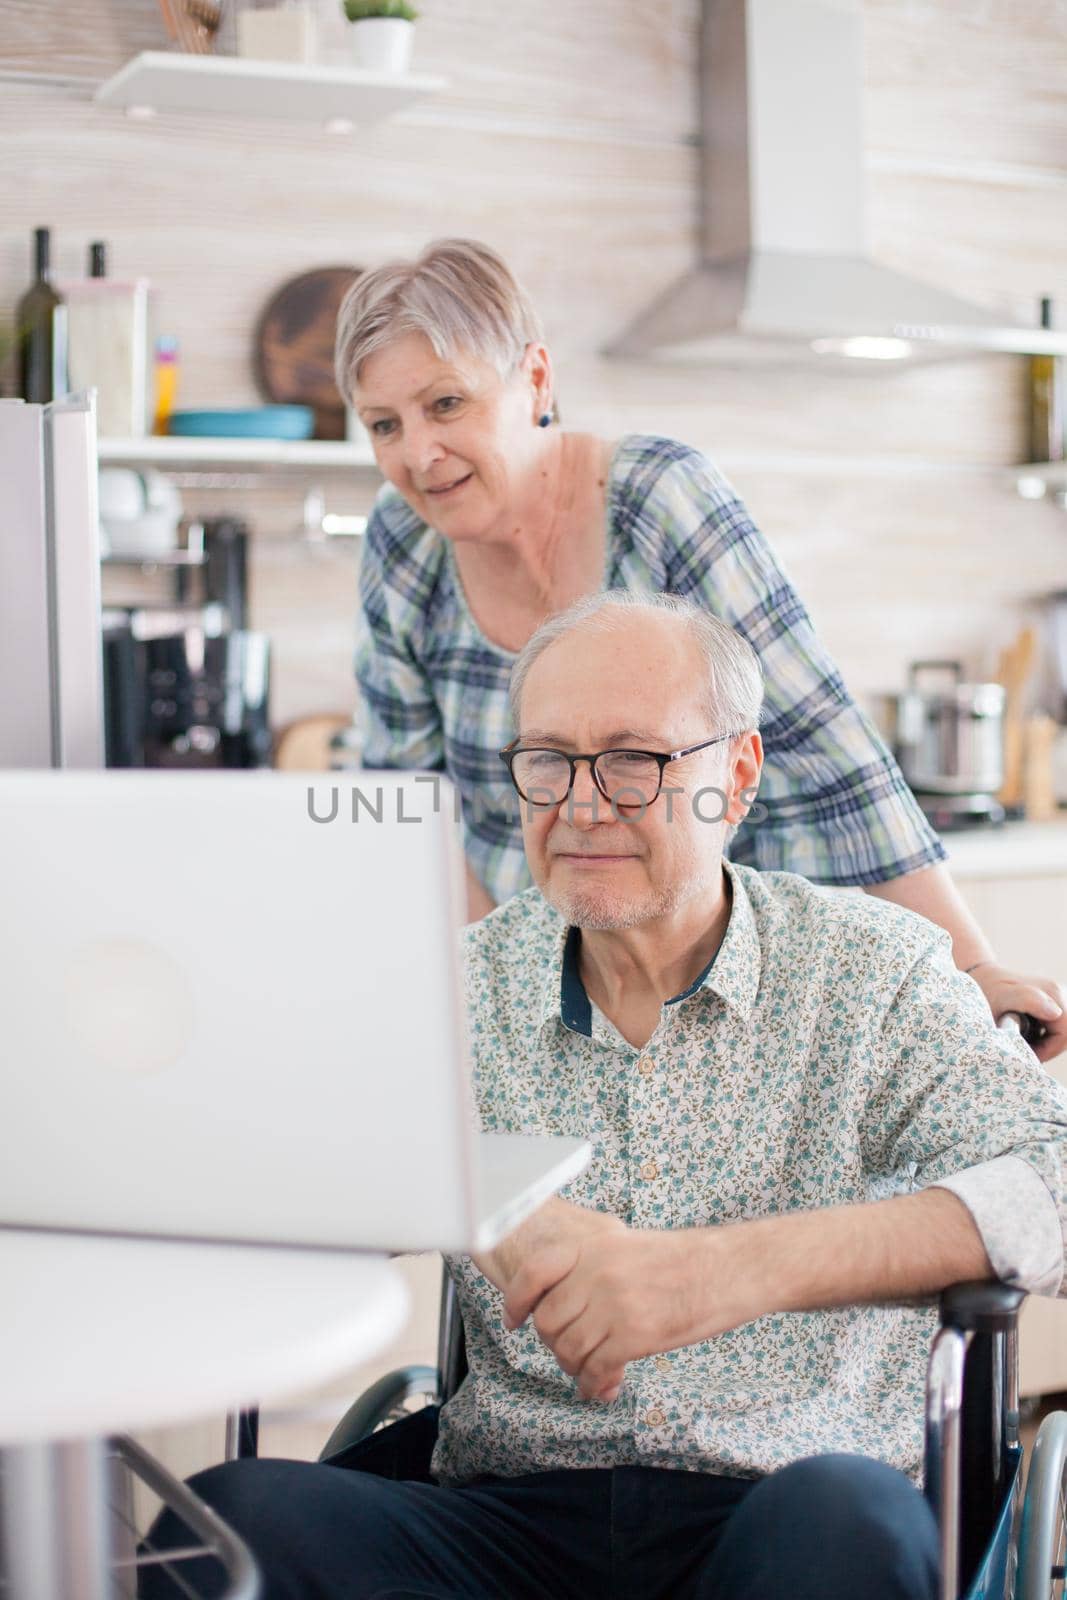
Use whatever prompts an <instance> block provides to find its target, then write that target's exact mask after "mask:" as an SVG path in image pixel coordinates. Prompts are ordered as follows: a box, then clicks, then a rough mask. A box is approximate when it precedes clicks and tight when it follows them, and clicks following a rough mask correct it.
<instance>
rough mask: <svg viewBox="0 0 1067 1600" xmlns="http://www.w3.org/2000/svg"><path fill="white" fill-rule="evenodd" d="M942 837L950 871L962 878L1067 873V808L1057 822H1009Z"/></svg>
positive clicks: (1034, 876) (1015, 876)
mask: <svg viewBox="0 0 1067 1600" xmlns="http://www.w3.org/2000/svg"><path fill="white" fill-rule="evenodd" d="M942 837H943V843H944V846H945V849H946V850H947V851H948V855H949V862H948V865H949V870H950V871H951V873H952V876H953V877H954V878H958V879H960V880H961V881H962V880H964V879H968V878H1040V877H1044V876H1046V875H1056V874H1061V873H1062V874H1067V811H1061V813H1060V817H1059V819H1058V820H1057V821H1056V822H1005V823H1004V824H1002V826H1000V827H991V828H965V829H963V830H962V831H961V832H959V833H947V834H944V835H943V836H942Z"/></svg>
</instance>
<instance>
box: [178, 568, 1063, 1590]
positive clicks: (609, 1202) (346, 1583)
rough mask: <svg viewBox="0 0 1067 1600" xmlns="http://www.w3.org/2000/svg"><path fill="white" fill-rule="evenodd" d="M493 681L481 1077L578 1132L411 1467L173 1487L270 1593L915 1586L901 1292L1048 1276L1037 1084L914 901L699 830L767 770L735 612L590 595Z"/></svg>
mask: <svg viewBox="0 0 1067 1600" xmlns="http://www.w3.org/2000/svg"><path fill="white" fill-rule="evenodd" d="M512 690H513V707H514V711H515V714H516V721H517V725H518V728H519V735H518V738H517V739H516V740H515V741H514V742H513V743H512V744H511V745H509V747H508V749H507V750H506V751H505V752H504V758H505V760H506V762H507V763H508V766H509V770H510V772H511V776H512V780H513V782H514V784H515V787H516V789H517V791H518V793H519V796H520V797H521V804H522V816H523V833H524V839H525V845H526V851H527V855H528V858H529V862H530V867H531V871H532V874H533V877H534V880H535V884H536V887H535V888H532V889H530V890H527V891H526V892H525V893H522V894H520V895H518V896H517V897H516V898H514V899H513V900H511V901H510V902H508V903H507V904H505V905H504V906H502V907H501V908H500V909H499V910H497V911H495V912H494V913H493V914H492V915H491V916H489V917H488V918H486V920H485V921H484V922H482V923H479V924H477V925H475V926H474V927H472V928H470V929H469V930H468V931H467V933H466V935H465V941H466V975H467V985H468V999H469V1007H470V1014H471V1028H470V1033H471V1038H472V1041H473V1048H474V1054H475V1069H476V1087H477V1095H478V1103H479V1108H480V1113H481V1117H482V1120H483V1122H484V1124H485V1126H487V1127H489V1128H494V1129H499V1130H510V1131H516V1132H531V1133H534V1132H536V1133H567V1134H575V1133H580V1134H583V1135H586V1136H591V1137H592V1138H593V1139H594V1141H595V1153H594V1158H593V1161H592V1163H591V1165H590V1166H589V1168H588V1169H587V1170H586V1172H585V1173H584V1174H583V1175H582V1177H581V1178H580V1179H578V1180H577V1181H576V1182H575V1183H573V1184H572V1185H571V1186H570V1188H569V1191H568V1193H567V1197H566V1198H560V1199H557V1200H554V1201H552V1202H550V1203H549V1204H548V1205H546V1206H545V1207H544V1208H543V1209H542V1210H541V1211H540V1212H539V1213H538V1214H537V1215H536V1216H535V1217H534V1218H532V1219H531V1220H530V1221H529V1222H527V1223H526V1224H524V1225H523V1226H522V1227H521V1228H520V1229H519V1230H518V1231H517V1232H516V1233H514V1234H513V1235H512V1236H511V1237H510V1238H509V1239H508V1240H507V1241H505V1243H504V1244H503V1245H501V1246H500V1247H498V1248H497V1249H496V1250H495V1251H493V1252H492V1253H491V1254H490V1255H488V1256H487V1257H486V1258H485V1259H484V1260H478V1261H474V1260H471V1259H469V1258H461V1259H457V1260H455V1261H453V1262H451V1263H450V1266H451V1270H452V1272H453V1274H454V1276H455V1279H456V1282H457V1286H458V1292H459V1296H460V1301H461V1304H462V1309H463V1316H464V1321H465V1325H466V1330H467V1345H468V1355H469V1360H470V1373H469V1376H468V1377H467V1379H466V1381H465V1383H464V1384H463V1386H462V1388H461V1389H460V1391H459V1393H458V1394H457V1395H456V1397H455V1398H454V1399H453V1400H452V1401H451V1402H450V1403H449V1404H448V1405H447V1406H446V1407H445V1409H444V1411H443V1413H442V1415H441V1418H440V1435H439V1439H438V1442H437V1447H436V1451H435V1454H434V1459H433V1473H434V1475H435V1477H436V1479H437V1481H436V1482H435V1483H432V1482H409V1481H405V1482H395V1481H388V1480H386V1479H383V1478H380V1477H377V1476H373V1475H371V1473H369V1472H367V1471H344V1470H338V1468H336V1467H333V1466H329V1467H326V1466H311V1465H307V1464H297V1463H272V1462H248V1463H236V1464H234V1465H232V1466H230V1467H226V1468H221V1469H214V1471H213V1472H212V1473H209V1474H206V1475H204V1477H203V1478H201V1480H200V1481H199V1487H200V1489H201V1492H203V1493H205V1494H206V1495H207V1496H208V1498H210V1499H211V1500H213V1502H214V1503H215V1504H216V1505H217V1506H219V1508H220V1509H221V1510H222V1511H223V1514H224V1515H225V1516H226V1517H227V1518H228V1519H229V1520H230V1521H232V1522H233V1523H234V1524H235V1525H236V1526H237V1527H238V1529H239V1530H241V1531H242V1532H244V1534H245V1536H246V1537H247V1538H248V1540H249V1542H250V1543H251V1544H252V1547H253V1549H254V1550H255V1551H256V1552H257V1554H258V1555H259V1557H260V1560H261V1562H262V1565H263V1567H264V1570H265V1573H266V1575H267V1578H268V1583H267V1593H268V1595H269V1596H271V1597H274V1596H278V1597H281V1596H286V1597H295V1596H297V1595H311V1594H315V1595H318V1596H322V1597H329V1600H341V1597H342V1596H344V1597H347V1600H356V1597H371V1596H377V1597H382V1600H384V1597H386V1596H389V1597H392V1600H401V1597H405V1596H424V1597H428V1596H462V1597H470V1600H476V1597H477V1600H546V1597H551V1600H562V1597H566V1596H573V1597H574V1600H589V1597H590V1596H605V1597H606V1596H620V1597H627V1600H629V1597H633V1600H652V1597H662V1600H776V1597H782V1600H785V1597H786V1596H788V1597H790V1600H800V1597H811V1600H815V1597H818V1600H835V1597H841V1600H844V1597H846V1596H847V1597H848V1600H854V1597H855V1596H858V1595H863V1596H864V1597H865V1600H882V1597H884V1600H889V1597H899V1600H920V1597H931V1600H932V1597H933V1595H934V1594H935V1589H936V1565H937V1557H936V1539H935V1532H934V1528H933V1522H932V1518H931V1516H930V1513H929V1511H928V1509H927V1507H926V1504H925V1502H924V1500H923V1499H922V1496H921V1495H920V1493H919V1490H918V1489H917V1487H916V1486H915V1480H917V1479H918V1476H919V1473H920V1469H921V1450H922V1382H923V1371H924V1366H925V1360H926V1355H927V1351H928V1347H929V1342H930V1338H931V1334H932V1322H933V1318H932V1313H931V1312H930V1311H929V1310H927V1309H919V1308H917V1307H915V1306H914V1305H905V1304H900V1303H899V1302H902V1301H906V1300H909V1299H912V1298H914V1297H916V1296H921V1295H924V1294H928V1293H930V1292H931V1291H935V1290H937V1289H939V1288H941V1287H943V1286H944V1285H946V1284H948V1283H951V1282H954V1281H956V1280H960V1279H967V1278H992V1277H999V1278H1001V1279H1004V1280H1006V1281H1009V1282H1012V1283H1016V1284H1020V1285H1022V1286H1024V1287H1026V1288H1027V1289H1030V1290H1034V1291H1038V1292H1043V1293H1055V1292H1056V1290H1057V1289H1058V1288H1059V1286H1060V1283H1061V1279H1062V1276H1063V1263H1064V1220H1065V1217H1067V1203H1065V1199H1064V1189H1063V1181H1062V1177H1061V1153H1062V1151H1063V1149H1064V1142H1065V1138H1067V1099H1065V1097H1064V1096H1063V1094H1062V1092H1061V1091H1060V1090H1059V1089H1058V1087H1057V1086H1056V1085H1055V1084H1054V1083H1053V1081H1052V1080H1051V1079H1050V1078H1049V1077H1048V1076H1047V1075H1046V1073H1045V1072H1044V1071H1043V1069H1042V1068H1041V1067H1040V1066H1039V1065H1038V1064H1037V1063H1036V1061H1035V1060H1034V1059H1033V1057H1032V1056H1031V1055H1030V1053H1029V1052H1028V1051H1027V1050H1026V1048H1025V1047H1024V1046H1023V1045H1022V1044H1021V1043H1020V1042H1019V1041H1018V1040H1014V1041H1012V1040H1009V1039H1008V1038H1005V1037H1004V1036H1002V1035H999V1034H998V1033H997V1032H996V1031H995V1029H994V1028H993V1025H992V1022H991V1020H990V1016H989V1011H988V1007H987V1006H986V1004H985V1002H984V1000H983V997H982V995H981V993H980V991H979V989H978V988H977V986H976V985H975V984H974V983H973V982H972V980H971V979H969V978H967V977H965V976H963V975H961V974H960V973H959V972H957V971H956V969H955V968H954V966H953V963H952V959H951V952H950V949H949V940H948V937H947V935H945V934H944V933H942V932H941V931H940V930H939V929H937V928H935V926H934V925H933V924H932V923H929V922H926V921H925V920H923V919H922V918H920V917H918V916H915V915H913V914H912V913H910V912H906V911H903V910H900V909H899V908H897V907H895V906H892V905H890V904H886V903H884V902H880V901H873V900H871V899H869V898H867V897H861V896H856V897H852V896H846V895H840V894H836V895H835V894H830V893H827V892H826V891H823V890H819V889H817V888H814V887H812V886H811V885H810V884H809V883H807V882H806V881H805V880H804V879H801V878H798V877H795V876H793V875H791V874H787V873H757V872H754V871H752V870H750V869H747V868H744V867H739V866H731V865H730V864H729V863H728V862H726V861H724V859H723V846H724V843H725V842H726V837H727V834H728V832H729V830H730V828H731V827H732V826H733V825H734V824H736V823H737V822H738V821H739V820H740V818H741V817H742V816H743V815H744V814H745V812H746V809H747V808H748V805H749V803H750V802H751V800H752V798H753V796H754V794H755V791H756V788H757V785H758V782H759V775H760V764H761V745H760V737H759V734H758V732H757V731H756V728H757V723H758V720H759V707H760V674H759V667H758V663H757V661H756V658H755V656H754V655H753V654H752V652H751V650H750V648H749V646H748V645H747V644H746V643H745V642H744V640H742V639H741V638H740V637H739V636H738V635H736V634H734V633H733V632H731V631H730V630H729V629H727V628H725V627H724V626H723V625H721V624H719V623H717V622H716V621H715V620H714V619H712V618H710V617H708V616H707V615H706V614H704V613H702V612H700V611H698V610H697V609H696V608H694V607H691V606H690V605H688V603H687V602H684V601H679V600H676V599H667V598H664V597H661V596H654V597H649V598H647V599H639V598H635V597H633V596H630V595H616V594H608V595H603V596H598V597H596V598H594V599H591V600H587V601H583V602H581V603H580V604H579V605H577V606H575V607H573V608H572V609H571V610H570V611H568V612H566V613H564V614H563V615H562V616H559V617H556V618H554V619H553V620H552V621H550V622H549V623H547V624H546V625H545V626H544V627H543V628H542V629H541V630H540V632H539V633H537V634H536V635H535V636H534V637H533V638H532V639H531V641H530V643H529V644H528V645H527V646H526V648H525V650H524V651H523V652H522V654H521V656H520V657H519V659H518V662H517V664H516V667H515V672H514V677H513V684H512ZM891 1302H897V1304H891ZM365 1464H366V1465H367V1466H371V1465H372V1462H371V1460H370V1457H369V1456H368V1458H367V1460H366V1462H365ZM153 1592H156V1591H153ZM158 1592H160V1593H161V1592H163V1591H162V1590H160V1591H158Z"/></svg>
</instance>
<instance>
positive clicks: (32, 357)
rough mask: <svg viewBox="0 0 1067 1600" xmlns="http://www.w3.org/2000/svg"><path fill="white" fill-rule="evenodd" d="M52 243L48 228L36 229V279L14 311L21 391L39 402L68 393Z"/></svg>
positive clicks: (61, 307) (63, 310) (63, 309)
mask: <svg viewBox="0 0 1067 1600" xmlns="http://www.w3.org/2000/svg"><path fill="white" fill-rule="evenodd" d="M51 242H52V236H51V232H50V230H49V229H48V228H35V229H34V234H33V253H34V281H33V283H32V284H31V285H30V287H29V288H28V289H27V290H26V293H25V294H24V295H23V296H22V299H21V300H20V301H19V303H18V306H17V307H16V310H15V337H16V339H17V340H18V353H19V391H18V392H19V394H20V395H21V396H22V398H23V400H33V401H35V402H36V403H37V404H39V405H47V404H48V402H49V401H50V400H58V399H60V398H61V397H62V396H63V395H65V394H66V392H67V337H66V333H67V319H66V307H65V305H64V304H63V300H62V297H61V296H60V295H58V294H57V293H56V291H55V289H54V288H53V287H52V284H51V282H50V277H49V274H50V265H51V263H50V257H51Z"/></svg>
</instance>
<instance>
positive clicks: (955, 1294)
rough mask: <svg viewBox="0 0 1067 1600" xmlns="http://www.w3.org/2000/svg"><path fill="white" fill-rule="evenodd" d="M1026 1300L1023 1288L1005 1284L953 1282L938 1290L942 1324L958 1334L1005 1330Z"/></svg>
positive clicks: (1004, 1331)
mask: <svg viewBox="0 0 1067 1600" xmlns="http://www.w3.org/2000/svg"><path fill="white" fill-rule="evenodd" d="M1025 1299H1026V1291H1025V1289H1013V1288H1012V1287H1011V1286H1010V1285H1009V1284H1006V1283H996V1282H983V1281H978V1282H974V1283H953V1284H950V1285H949V1287H948V1288H947V1289H942V1291H941V1295H940V1300H939V1309H940V1312H941V1326H942V1327H943V1328H955V1329H956V1330H957V1331H958V1332H960V1333H1008V1332H1009V1331H1010V1330H1011V1329H1012V1328H1014V1326H1015V1323H1016V1319H1017V1318H1018V1315H1019V1307H1020V1306H1021V1305H1022V1303H1023V1301H1024V1300H1025Z"/></svg>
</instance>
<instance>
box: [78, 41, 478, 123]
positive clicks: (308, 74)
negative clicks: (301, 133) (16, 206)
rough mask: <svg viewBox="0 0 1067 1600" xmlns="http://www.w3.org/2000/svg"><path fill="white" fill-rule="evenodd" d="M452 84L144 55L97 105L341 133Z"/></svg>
mask: <svg viewBox="0 0 1067 1600" xmlns="http://www.w3.org/2000/svg"><path fill="white" fill-rule="evenodd" d="M446 83H447V80H446V79H445V78H438V77H429V76H427V75H426V74H423V73H414V72H368V71H367V70H366V69H361V68H358V67H338V66H302V65H300V64H299V63H297V62H290V61H252V60H249V59H248V58H246V57H244V56H199V55H187V54H185V53H183V52H181V51H177V50H176V51H173V52H171V51H165V50H145V51H142V52H141V54H140V55H139V56H134V58H133V60H132V61H127V63H126V65H125V66H124V67H122V68H121V70H120V71H118V72H116V73H115V75H114V77H112V78H108V79H107V80H106V82H104V83H102V84H101V85H100V86H99V88H98V89H97V90H96V92H95V94H94V95H93V99H94V100H95V101H96V103H97V104H98V105H103V106H113V107H116V108H118V109H119V110H124V111H127V112H129V113H130V115H131V116H138V115H140V116H153V115H155V113H157V112H160V111H177V112H183V113H188V114H190V115H193V116H234V117H269V118H270V119H271V120H272V121H278V120H279V119H281V120H284V121H289V122H318V123H321V124H323V125H324V126H325V127H327V128H328V129H330V131H332V132H337V133H342V132H349V131H351V129H352V128H355V127H359V128H366V127H369V126H370V124H371V123H374V122H382V121H384V120H385V119H386V118H387V117H392V116H395V115H396V113H397V112H398V111H403V110H405V109H406V108H407V107H408V106H410V105H414V104H415V103H416V102H417V101H419V100H422V99H424V98H425V97H426V96H427V95H431V94H435V93H437V91H438V90H440V89H443V88H444V87H445V86H446Z"/></svg>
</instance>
